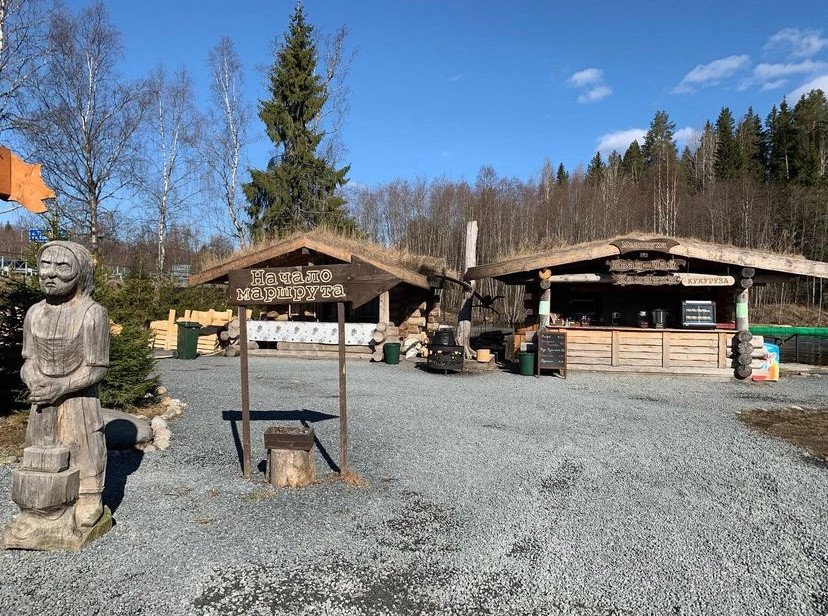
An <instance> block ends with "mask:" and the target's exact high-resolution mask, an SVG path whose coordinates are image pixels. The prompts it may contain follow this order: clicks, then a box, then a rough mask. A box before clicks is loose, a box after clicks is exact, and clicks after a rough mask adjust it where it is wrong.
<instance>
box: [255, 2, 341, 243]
mask: <svg viewBox="0 0 828 616" xmlns="http://www.w3.org/2000/svg"><path fill="white" fill-rule="evenodd" d="M317 60H318V57H317V50H316V45H315V43H314V41H313V27H312V26H311V25H310V24H308V23H307V22H306V21H305V14H304V11H303V10H302V6H301V4H297V5H296V9H295V10H294V12H293V16H292V17H291V21H290V30H289V32H288V33H287V34H286V36H285V40H284V43H283V44H282V46H281V47H280V48H279V50H278V51H277V53H276V61H275V63H274V64H273V67H272V68H271V70H270V94H271V98H270V100H266V101H260V104H259V117H260V118H261V119H262V122H264V123H265V127H266V129H267V135H268V137H270V140H271V141H272V142H273V144H274V145H275V146H276V150H277V155H276V156H275V157H274V158H273V159H271V161H270V162H269V163H268V165H267V168H266V169H263V170H258V169H252V170H251V171H250V175H251V181H250V183H248V184H245V185H244V194H245V196H246V197H247V200H248V202H249V203H250V205H249V207H248V208H247V211H248V214H249V215H250V218H251V231H252V232H253V234H254V235H261V234H262V233H272V232H278V231H283V230H292V229H310V228H313V227H316V226H319V225H321V224H325V225H328V226H331V227H334V228H347V229H352V228H353V226H354V223H353V221H352V220H351V219H350V218H348V215H347V213H346V212H345V209H344V207H343V206H344V204H345V200H344V199H342V198H341V197H340V196H338V195H337V194H336V190H337V188H339V187H341V186H343V185H344V184H345V182H347V179H346V177H345V175H346V174H347V173H348V170H349V168H350V167H343V168H341V169H336V168H334V167H333V166H332V165H331V164H330V163H329V162H328V161H326V160H325V159H324V158H323V157H322V156H320V155H319V154H318V153H317V149H318V147H319V144H320V142H321V141H322V138H323V137H324V132H323V131H321V130H320V129H319V128H318V121H319V118H320V114H321V113H322V110H323V108H324V106H325V102H326V101H327V94H326V92H325V88H324V86H323V84H322V79H321V77H320V75H318V74H317V72H316V65H317Z"/></svg>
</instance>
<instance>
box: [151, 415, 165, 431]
mask: <svg viewBox="0 0 828 616" xmlns="http://www.w3.org/2000/svg"><path fill="white" fill-rule="evenodd" d="M150 426H152V432H153V434H155V433H156V432H157V431H158V430H161V429H164V428H166V427H167V421H166V420H165V419H164V418H163V417H153V418H152V421H151V422H150Z"/></svg>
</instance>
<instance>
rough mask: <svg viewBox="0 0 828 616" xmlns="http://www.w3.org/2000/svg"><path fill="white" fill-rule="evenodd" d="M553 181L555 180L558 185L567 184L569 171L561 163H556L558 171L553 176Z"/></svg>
mask: <svg viewBox="0 0 828 616" xmlns="http://www.w3.org/2000/svg"><path fill="white" fill-rule="evenodd" d="M555 181H556V182H557V184H558V186H566V185H567V184H569V173H568V172H567V170H566V169H565V168H564V164H563V163H561V164H560V165H558V173H557V175H556V176H555Z"/></svg>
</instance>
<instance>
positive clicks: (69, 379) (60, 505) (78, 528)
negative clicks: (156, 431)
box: [3, 242, 112, 550]
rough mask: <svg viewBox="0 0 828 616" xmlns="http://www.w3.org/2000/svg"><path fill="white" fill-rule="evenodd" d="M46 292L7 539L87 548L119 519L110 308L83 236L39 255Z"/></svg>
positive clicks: (29, 335)
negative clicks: (111, 500)
mask: <svg viewBox="0 0 828 616" xmlns="http://www.w3.org/2000/svg"><path fill="white" fill-rule="evenodd" d="M37 267H38V275H39V278H40V287H41V289H42V290H43V292H44V293H45V294H46V299H45V300H43V301H41V302H39V303H37V304H35V305H34V306H32V307H31V308H30V309H29V311H28V313H26V319H25V321H24V324H23V357H24V359H25V363H24V364H23V368H22V370H21V372H20V376H21V377H22V379H23V382H24V383H25V384H26V385H27V386H28V388H29V389H30V391H31V394H30V398H31V402H32V410H31V414H30V416H29V425H28V428H27V432H26V447H25V449H24V451H23V463H22V465H21V468H19V469H16V470H15V471H13V472H12V499H13V500H14V502H15V503H17V505H18V506H19V507H20V510H21V512H20V513H19V514H18V515H16V516H14V517H13V518H12V521H11V522H10V523H9V524H8V525H7V526H6V528H5V529H4V532H3V547H4V548H20V549H30V550H51V549H74V550H79V549H81V548H82V547H84V546H85V545H86V544H87V543H89V542H90V541H91V540H93V539H95V538H97V537H99V536H100V535H102V534H103V533H105V532H106V531H108V530H109V529H110V528H111V526H112V517H111V515H110V513H109V510H108V509H105V508H104V507H103V504H102V502H101V493H102V492H103V487H104V474H105V472H106V442H105V440H104V432H103V428H104V424H103V419H102V417H101V405H100V401H99V399H98V383H100V381H101V380H102V379H103V378H104V376H105V375H106V371H107V368H108V367H109V317H108V315H107V313H106V309H105V308H103V307H102V306H101V305H100V304H98V303H96V302H95V301H94V300H93V299H92V297H91V295H92V290H93V288H94V265H93V260H92V255H91V254H90V253H89V251H88V250H87V249H86V248H84V247H83V246H81V245H79V244H75V243H74V242H49V243H47V244H44V245H43V246H42V247H41V249H40V251H39V252H38V255H37Z"/></svg>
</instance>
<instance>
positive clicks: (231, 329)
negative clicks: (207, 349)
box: [227, 319, 239, 338]
mask: <svg viewBox="0 0 828 616" xmlns="http://www.w3.org/2000/svg"><path fill="white" fill-rule="evenodd" d="M227 335H228V336H229V337H230V338H238V337H239V320H238V319H233V320H231V321H230V322H229V323H228V324H227Z"/></svg>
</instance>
